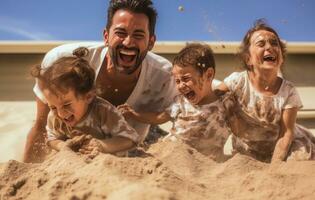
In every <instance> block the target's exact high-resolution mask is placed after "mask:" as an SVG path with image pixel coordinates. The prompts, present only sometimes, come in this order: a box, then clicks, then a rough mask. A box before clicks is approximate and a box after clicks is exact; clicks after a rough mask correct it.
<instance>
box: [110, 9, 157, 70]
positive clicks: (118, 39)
mask: <svg viewBox="0 0 315 200" xmlns="http://www.w3.org/2000/svg"><path fill="white" fill-rule="evenodd" d="M104 40H105V43H106V44H108V47H109V54H110V58H111V61H112V63H113V65H114V67H115V68H116V70H118V71H119V72H121V73H125V74H132V73H133V72H134V71H136V70H137V69H138V68H139V66H140V65H141V63H142V61H143V59H144V58H145V56H146V54H147V52H148V51H149V50H151V49H152V48H153V45H154V42H155V36H154V35H153V36H150V33H149V19H148V17H147V16H146V15H144V14H140V13H133V12H130V11H127V10H118V11H116V13H115V14H114V16H113V19H112V25H111V27H110V29H109V31H104Z"/></svg>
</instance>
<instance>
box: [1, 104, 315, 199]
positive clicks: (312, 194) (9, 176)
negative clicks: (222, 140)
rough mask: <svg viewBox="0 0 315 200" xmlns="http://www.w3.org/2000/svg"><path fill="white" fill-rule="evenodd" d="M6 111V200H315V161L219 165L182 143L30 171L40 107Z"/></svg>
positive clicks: (54, 159)
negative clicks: (25, 159)
mask: <svg viewBox="0 0 315 200" xmlns="http://www.w3.org/2000/svg"><path fill="white" fill-rule="evenodd" d="M0 106H1V108H0V119H1V121H0V144H1V145H0V148H1V149H0V152H1V157H0V158H1V161H0V162H1V164H0V200H5V199H71V200H83V199H112V200H113V199H115V200H116V199H117V200H118V199H132V200H133V199H137V200H139V199H150V200H151V199H170V200H176V199H184V200H185V199H187V200H188V199H240V200H241V199H242V200H243V199H245V200H247V199H248V200H249V199H258V200H260V199H283V200H287V199H292V200H293V199H310V200H311V199H315V187H314V185H315V161H303V162H302V161H301V162H296V161H292V162H287V163H280V164H275V165H270V164H266V163H261V162H258V161H256V160H253V159H251V158H249V157H246V156H242V155H236V156H234V157H233V158H231V159H230V160H228V161H226V162H224V163H216V162H214V161H212V160H211V159H209V158H207V157H205V156H204V155H202V154H200V153H198V152H197V151H195V150H194V149H192V148H191V147H189V146H187V145H186V144H183V143H180V142H178V143H174V142H158V143H156V144H154V145H152V146H151V147H150V148H149V149H148V150H147V151H146V152H145V153H143V154H142V156H140V157H134V158H120V157H115V156H112V155H104V154H102V155H98V156H97V157H96V158H94V159H93V160H90V159H88V158H86V157H85V156H82V155H78V154H76V153H74V152H71V151H63V152H59V153H56V154H53V155H51V156H50V157H49V158H48V159H47V160H46V161H45V162H43V163H41V164H25V163H22V162H20V158H21V157H20V156H21V153H22V150H23V146H24V141H25V136H26V133H27V131H28V130H29V128H30V126H31V124H32V122H33V119H34V114H35V113H34V112H35V104H34V102H23V103H21V104H16V103H10V102H6V103H3V102H2V103H1V104H0Z"/></svg>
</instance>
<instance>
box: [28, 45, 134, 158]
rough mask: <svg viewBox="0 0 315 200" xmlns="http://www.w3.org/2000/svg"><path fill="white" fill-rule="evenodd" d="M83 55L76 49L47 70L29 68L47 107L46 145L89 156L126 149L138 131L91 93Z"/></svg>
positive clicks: (92, 74)
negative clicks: (37, 82) (70, 55)
mask: <svg viewBox="0 0 315 200" xmlns="http://www.w3.org/2000/svg"><path fill="white" fill-rule="evenodd" d="M87 54H88V50H87V49H86V48H78V49H76V50H74V52H73V55H74V56H73V57H63V58H60V59H58V60H57V61H55V62H54V63H53V65H52V66H51V67H49V68H47V69H41V68H40V66H35V67H34V68H33V69H32V73H31V74H32V76H33V77H35V78H36V79H37V81H39V86H40V88H41V90H42V91H43V94H44V97H45V99H46V101H47V104H48V106H49V108H50V113H49V114H48V119H47V126H46V130H47V135H48V141H47V144H48V146H50V147H51V148H52V149H55V150H57V151H60V150H61V149H63V148H66V149H68V148H71V149H73V150H75V151H80V152H81V153H83V154H90V155H96V154H97V153H98V152H102V153H115V152H119V151H123V150H126V149H129V148H131V147H132V146H134V144H136V143H137V142H138V134H137V133H136V131H135V130H134V129H133V128H131V127H130V126H129V125H128V124H127V122H126V121H125V120H124V117H123V116H122V115H121V114H120V113H119V112H118V110H117V109H116V108H115V107H114V106H113V105H111V104H110V103H109V102H107V101H106V100H104V99H102V98H100V97H97V96H96V95H95V89H94V78H95V72H94V70H93V69H92V68H91V67H90V66H89V64H88V62H87V61H86V60H84V59H83V57H84V56H86V55H87Z"/></svg>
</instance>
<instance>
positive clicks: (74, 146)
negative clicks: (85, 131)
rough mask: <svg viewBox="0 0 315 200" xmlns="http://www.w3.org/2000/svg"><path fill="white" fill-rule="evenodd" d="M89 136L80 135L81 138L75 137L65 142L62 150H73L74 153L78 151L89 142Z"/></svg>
mask: <svg viewBox="0 0 315 200" xmlns="http://www.w3.org/2000/svg"><path fill="white" fill-rule="evenodd" d="M87 136H88V135H80V136H75V137H74V138H72V139H68V140H66V141H65V142H64V145H63V146H62V148H61V149H60V150H73V151H78V150H79V149H80V148H81V146H82V145H83V144H84V142H86V141H87V140H88V137H87Z"/></svg>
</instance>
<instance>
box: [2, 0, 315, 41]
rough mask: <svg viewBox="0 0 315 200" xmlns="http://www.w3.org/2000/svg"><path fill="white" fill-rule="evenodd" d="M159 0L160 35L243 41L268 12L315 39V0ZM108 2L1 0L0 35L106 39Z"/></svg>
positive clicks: (289, 33) (291, 36)
mask: <svg viewBox="0 0 315 200" xmlns="http://www.w3.org/2000/svg"><path fill="white" fill-rule="evenodd" d="M153 2H154V4H155V7H156V8H157V10H158V13H159V18H158V22H157V28H156V34H157V39H158V40H159V41H190V40H203V41H239V40H241V39H242V37H243V35H244V34H245V32H246V31H247V30H248V28H249V27H250V26H251V25H252V24H253V22H254V20H255V19H258V18H265V19H267V21H268V23H269V24H270V25H271V26H272V27H274V28H275V29H276V30H277V31H278V33H279V34H280V36H281V38H282V39H285V40H287V41H313V42H315V1H313V0H261V1H258V0H153ZM107 6H108V0H1V2H0V40H102V29H103V27H104V26H105V23H106V10H107ZM180 6H181V7H182V8H183V10H182V11H180V9H179V7H180Z"/></svg>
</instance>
